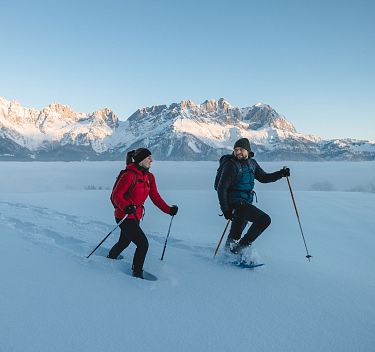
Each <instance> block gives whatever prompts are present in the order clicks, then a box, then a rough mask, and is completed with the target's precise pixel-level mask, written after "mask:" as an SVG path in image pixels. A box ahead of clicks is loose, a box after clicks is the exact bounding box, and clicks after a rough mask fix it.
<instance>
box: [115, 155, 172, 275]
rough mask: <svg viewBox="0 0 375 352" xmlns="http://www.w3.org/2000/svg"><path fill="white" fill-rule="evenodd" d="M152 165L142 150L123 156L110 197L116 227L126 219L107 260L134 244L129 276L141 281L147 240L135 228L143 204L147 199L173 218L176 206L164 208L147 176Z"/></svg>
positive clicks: (148, 156) (137, 224) (151, 181)
mask: <svg viewBox="0 0 375 352" xmlns="http://www.w3.org/2000/svg"><path fill="white" fill-rule="evenodd" d="M133 160H134V162H133ZM152 162H153V159H152V155H151V152H150V151H149V150H148V149H146V148H139V149H137V150H132V151H131V152H129V153H128V154H127V156H126V169H125V171H123V172H122V173H121V174H120V176H119V177H118V180H117V181H116V185H115V187H114V189H113V191H112V196H111V199H112V202H113V204H114V206H115V219H116V222H117V223H119V222H120V221H121V219H122V218H123V217H124V216H125V215H126V214H128V217H127V218H126V219H125V220H124V221H123V222H122V224H121V225H120V228H121V234H120V239H119V241H118V242H117V243H116V244H115V245H114V246H113V247H112V249H111V250H110V251H109V254H108V258H111V259H116V258H117V257H118V255H119V254H120V253H121V252H122V251H123V250H124V249H125V248H126V247H128V246H129V244H130V242H134V243H135V245H136V246H137V249H136V251H135V253H134V258H133V276H135V277H139V278H142V279H143V263H144V261H145V258H146V254H147V250H148V240H147V237H146V235H145V234H144V232H143V231H142V229H141V228H140V226H139V222H140V220H141V219H142V216H143V208H144V206H143V204H144V202H145V201H146V199H147V197H148V196H150V198H151V200H152V202H153V203H154V204H155V205H156V206H157V207H158V208H159V209H160V210H161V211H163V212H164V213H166V214H169V215H172V216H174V215H176V214H177V211H178V207H177V206H176V205H172V206H169V205H167V203H165V201H164V200H163V199H162V198H161V196H160V195H159V192H158V190H157V188H156V183H155V177H154V175H153V174H152V173H151V172H149V169H150V167H151V163H152Z"/></svg>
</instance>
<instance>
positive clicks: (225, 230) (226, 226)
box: [214, 219, 230, 258]
mask: <svg viewBox="0 0 375 352" xmlns="http://www.w3.org/2000/svg"><path fill="white" fill-rule="evenodd" d="M229 223H230V219H229V220H228V222H227V224H226V225H225V229H224V231H223V234H222V235H221V237H220V241H219V243H218V244H217V247H216V250H215V254H214V258H215V256H216V254H217V251H218V250H219V247H220V245H221V241H222V240H223V238H224V235H225V233H226V232H227V228H228V226H229Z"/></svg>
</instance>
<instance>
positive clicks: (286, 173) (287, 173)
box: [280, 167, 290, 177]
mask: <svg viewBox="0 0 375 352" xmlns="http://www.w3.org/2000/svg"><path fill="white" fill-rule="evenodd" d="M280 173H281V176H282V177H289V176H290V170H289V167H284V168H283V169H281V170H280Z"/></svg>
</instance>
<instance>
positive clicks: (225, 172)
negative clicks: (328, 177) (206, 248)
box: [217, 138, 290, 254]
mask: <svg viewBox="0 0 375 352" xmlns="http://www.w3.org/2000/svg"><path fill="white" fill-rule="evenodd" d="M253 156H254V153H253V152H252V151H251V148H250V142H249V140H248V139H247V138H241V139H239V140H238V141H237V142H236V143H235V145H234V151H233V154H232V155H224V156H222V157H221V159H220V165H221V166H222V172H221V176H220V179H219V181H218V185H217V192H218V197H219V202H220V208H221V210H222V212H223V214H224V217H225V218H226V219H227V220H232V226H231V229H230V232H229V235H228V239H227V241H226V244H225V246H226V248H227V249H229V250H230V251H231V252H232V253H236V254H238V253H241V252H242V250H243V249H245V248H246V247H248V246H250V245H251V244H252V243H253V242H254V241H255V239H256V238H257V237H258V236H259V235H260V234H261V233H262V232H263V231H264V230H265V229H266V228H267V227H268V226H269V225H270V223H271V218H270V217H269V215H267V214H266V213H265V212H263V211H262V210H260V209H258V208H257V207H255V206H254V205H253V204H252V203H253V197H254V193H255V192H254V181H255V180H258V181H259V182H262V183H269V182H275V181H277V180H279V179H281V178H282V177H286V176H290V171H289V169H288V168H283V169H281V170H280V171H276V172H273V173H266V172H265V171H263V169H262V168H261V167H260V166H259V165H258V163H257V162H256V161H255V160H254V159H252V157H253ZM248 221H250V222H252V225H251V226H250V228H249V230H248V231H247V233H246V234H245V236H243V237H242V238H241V235H242V231H243V229H244V228H245V227H246V224H247V222H248ZM238 240H239V242H237V241H238Z"/></svg>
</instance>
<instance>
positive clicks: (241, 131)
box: [0, 97, 375, 160]
mask: <svg viewBox="0 0 375 352" xmlns="http://www.w3.org/2000/svg"><path fill="white" fill-rule="evenodd" d="M241 137H247V138H249V139H250V142H251V145H252V148H253V151H254V152H255V154H256V158H257V159H259V160H375V142H370V141H364V140H354V139H335V140H323V139H322V138H319V137H317V136H313V135H306V134H302V133H298V132H297V131H296V129H295V127H294V126H293V125H292V124H291V123H290V122H289V121H288V120H286V118H285V117H284V116H282V115H280V114H278V113H277V112H276V111H275V110H274V109H273V108H272V107H271V106H269V105H266V104H262V103H258V104H255V105H253V106H251V107H245V108H239V107H234V106H232V105H231V104H230V103H228V102H227V101H226V100H224V99H219V100H206V101H205V102H204V103H202V104H195V103H194V102H192V101H191V100H188V101H185V100H183V101H181V102H180V103H173V104H171V105H170V106H166V105H158V106H152V107H146V108H142V109H138V110H137V111H136V112H135V113H134V114H133V115H131V116H130V117H129V118H128V119H127V120H126V121H120V120H119V119H118V117H117V115H116V114H115V113H114V112H113V111H112V110H110V109H107V108H105V109H102V110H98V111H96V112H94V113H91V114H87V113H81V112H74V111H73V110H72V109H71V108H70V107H69V106H66V105H62V104H60V103H53V104H51V105H49V106H47V107H45V108H44V109H43V110H41V111H38V110H35V109H29V108H24V107H22V106H21V105H20V104H19V103H18V102H16V101H8V100H6V99H4V98H1V97H0V160H123V159H124V154H125V153H126V152H127V151H128V150H131V149H135V148H137V147H140V146H146V147H148V148H149V149H150V150H152V152H153V155H154V157H155V158H156V159H158V160H217V159H218V157H219V156H221V155H222V154H224V153H227V152H230V151H231V149H232V148H233V145H234V142H235V141H236V140H237V139H238V138H241Z"/></svg>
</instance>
